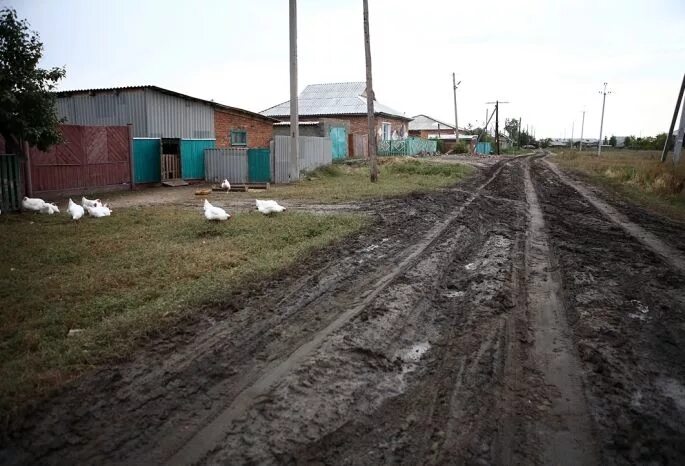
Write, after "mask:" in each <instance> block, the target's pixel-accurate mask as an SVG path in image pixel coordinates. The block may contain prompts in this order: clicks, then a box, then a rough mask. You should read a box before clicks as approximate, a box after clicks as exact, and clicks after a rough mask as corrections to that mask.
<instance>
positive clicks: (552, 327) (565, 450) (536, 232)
mask: <svg viewBox="0 0 685 466" xmlns="http://www.w3.org/2000/svg"><path fill="white" fill-rule="evenodd" d="M524 167H525V168H524V185H525V190H526V199H527V201H528V208H529V210H530V220H529V227H528V228H529V230H528V232H529V235H528V239H527V242H526V263H527V272H528V274H527V275H528V279H527V283H528V306H529V308H530V309H531V313H532V315H531V319H532V322H533V327H534V332H533V333H534V339H535V343H534V345H533V348H532V353H533V358H534V359H535V360H536V362H537V366H538V367H539V369H540V370H541V372H542V377H543V382H544V384H545V385H546V386H547V388H548V389H549V391H550V398H551V400H550V401H551V406H550V408H549V411H548V413H547V415H545V416H542V418H541V419H540V421H539V422H538V423H537V425H536V427H535V428H536V430H537V433H538V435H539V436H540V437H541V444H542V446H543V458H542V459H543V463H545V464H560V465H561V464H567V465H577V464H599V455H598V453H597V449H596V446H595V443H594V439H593V432H592V426H591V421H590V417H589V410H588V407H587V405H586V402H585V394H584V391H583V381H582V371H581V368H580V363H579V360H578V356H577V354H576V349H575V347H574V345H573V340H572V338H571V334H570V329H569V326H568V324H567V322H566V311H565V309H564V305H563V300H562V298H561V288H562V285H561V282H560V277H559V273H558V266H557V264H556V260H555V259H554V258H553V257H552V255H551V251H550V246H549V240H548V238H547V233H546V227H545V220H544V218H543V215H542V210H541V209H540V203H539V202H538V197H537V194H536V192H535V187H534V186H533V182H532V180H531V177H530V167H529V164H528V163H527V161H526V163H525V164H524Z"/></svg>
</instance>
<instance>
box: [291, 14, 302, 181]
mask: <svg viewBox="0 0 685 466" xmlns="http://www.w3.org/2000/svg"><path fill="white" fill-rule="evenodd" d="M289 16H290V171H289V178H290V181H291V182H292V181H296V180H297V179H299V177H300V168H299V166H298V165H299V158H300V157H299V153H300V150H299V147H300V123H299V109H298V102H297V0H290V15H289Z"/></svg>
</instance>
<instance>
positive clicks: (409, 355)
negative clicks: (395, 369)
mask: <svg viewBox="0 0 685 466" xmlns="http://www.w3.org/2000/svg"><path fill="white" fill-rule="evenodd" d="M430 347H431V345H430V343H428V342H421V343H417V344H415V345H414V346H412V347H411V348H409V349H408V350H405V351H403V352H402V353H401V354H400V358H401V359H402V360H403V361H404V362H417V361H418V360H419V359H421V357H422V356H423V355H424V354H425V353H426V351H428V350H429V349H430Z"/></svg>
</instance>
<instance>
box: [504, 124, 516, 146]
mask: <svg viewBox="0 0 685 466" xmlns="http://www.w3.org/2000/svg"><path fill="white" fill-rule="evenodd" d="M518 130H519V121H518V120H517V119H515V118H507V119H506V120H505V121H504V131H506V132H507V134H508V135H509V138H510V139H511V140H512V141H515V140H516V137H517V136H518Z"/></svg>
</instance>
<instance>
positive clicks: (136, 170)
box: [133, 139, 161, 183]
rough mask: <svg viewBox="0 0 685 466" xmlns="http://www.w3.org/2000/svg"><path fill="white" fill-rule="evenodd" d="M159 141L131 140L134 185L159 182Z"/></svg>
mask: <svg viewBox="0 0 685 466" xmlns="http://www.w3.org/2000/svg"><path fill="white" fill-rule="evenodd" d="M159 144H160V140H159V139H133V181H134V183H159V182H160V181H161V175H160V172H161V166H160V147H159Z"/></svg>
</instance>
